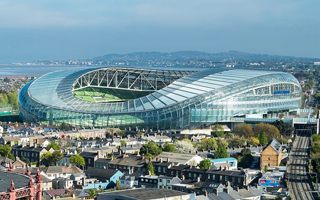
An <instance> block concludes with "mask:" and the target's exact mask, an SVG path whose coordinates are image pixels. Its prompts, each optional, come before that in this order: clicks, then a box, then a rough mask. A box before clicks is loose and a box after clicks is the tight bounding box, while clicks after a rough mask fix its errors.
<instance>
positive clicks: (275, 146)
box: [263, 138, 282, 153]
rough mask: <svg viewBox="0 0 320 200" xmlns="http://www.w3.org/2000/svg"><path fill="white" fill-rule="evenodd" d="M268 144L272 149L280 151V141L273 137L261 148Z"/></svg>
mask: <svg viewBox="0 0 320 200" xmlns="http://www.w3.org/2000/svg"><path fill="white" fill-rule="evenodd" d="M269 146H270V147H271V148H272V149H274V150H275V151H276V152H277V153H280V152H281V151H282V146H281V144H280V142H278V140H276V139H274V138H273V139H272V141H271V142H270V143H269V144H268V145H267V146H266V147H265V148H264V149H263V150H265V149H266V148H268V147H269Z"/></svg>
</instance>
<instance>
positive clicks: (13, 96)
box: [7, 92, 18, 110]
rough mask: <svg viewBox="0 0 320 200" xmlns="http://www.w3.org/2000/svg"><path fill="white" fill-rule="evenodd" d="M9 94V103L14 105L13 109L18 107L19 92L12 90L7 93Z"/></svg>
mask: <svg viewBox="0 0 320 200" xmlns="http://www.w3.org/2000/svg"><path fill="white" fill-rule="evenodd" d="M7 96H8V103H9V104H10V105H11V106H12V108H13V109H15V110H17V109H18V93H17V92H10V93H8V94H7Z"/></svg>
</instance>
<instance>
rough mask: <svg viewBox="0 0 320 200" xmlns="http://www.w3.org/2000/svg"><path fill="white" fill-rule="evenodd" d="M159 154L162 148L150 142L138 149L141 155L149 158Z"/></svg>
mask: <svg viewBox="0 0 320 200" xmlns="http://www.w3.org/2000/svg"><path fill="white" fill-rule="evenodd" d="M161 152H162V148H161V147H159V146H158V145H157V144H156V143H154V142H152V141H150V142H148V143H147V144H144V145H143V146H142V147H141V149H140V153H141V154H143V155H146V156H150V157H154V156H157V155H159V154H160V153H161Z"/></svg>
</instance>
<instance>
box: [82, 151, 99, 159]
mask: <svg viewBox="0 0 320 200" xmlns="http://www.w3.org/2000/svg"><path fill="white" fill-rule="evenodd" d="M97 155H98V153H97V152H88V151H83V152H81V153H80V156H83V157H92V158H93V157H96V156H97Z"/></svg>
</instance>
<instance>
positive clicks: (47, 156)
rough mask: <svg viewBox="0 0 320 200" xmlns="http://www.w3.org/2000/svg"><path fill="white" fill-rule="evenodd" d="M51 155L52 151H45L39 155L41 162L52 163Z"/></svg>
mask: <svg viewBox="0 0 320 200" xmlns="http://www.w3.org/2000/svg"><path fill="white" fill-rule="evenodd" d="M51 156H52V153H51V152H49V151H48V152H46V153H44V154H42V155H41V158H40V160H41V163H42V164H44V165H45V166H50V165H51V164H52V163H51Z"/></svg>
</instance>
